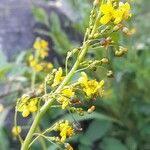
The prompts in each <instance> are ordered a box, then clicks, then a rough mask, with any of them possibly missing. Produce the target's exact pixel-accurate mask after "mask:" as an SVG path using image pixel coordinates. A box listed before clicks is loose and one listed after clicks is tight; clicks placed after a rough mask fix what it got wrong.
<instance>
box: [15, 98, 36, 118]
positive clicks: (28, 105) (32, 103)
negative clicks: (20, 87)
mask: <svg viewBox="0 0 150 150" xmlns="http://www.w3.org/2000/svg"><path fill="white" fill-rule="evenodd" d="M17 111H19V112H22V116H23V117H28V116H29V115H30V113H32V112H36V111H37V98H33V99H30V98H29V97H28V96H26V95H23V96H22V98H21V99H20V102H19V103H18V104H17Z"/></svg>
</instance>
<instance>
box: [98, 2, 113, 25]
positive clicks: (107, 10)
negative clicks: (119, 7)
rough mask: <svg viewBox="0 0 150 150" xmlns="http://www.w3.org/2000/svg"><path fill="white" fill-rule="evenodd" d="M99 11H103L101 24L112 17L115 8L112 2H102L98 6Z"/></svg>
mask: <svg viewBox="0 0 150 150" xmlns="http://www.w3.org/2000/svg"><path fill="white" fill-rule="evenodd" d="M100 11H101V12H102V13H103V16H102V17H101V19H100V23H101V24H107V23H108V22H109V21H111V20H112V19H113V14H114V11H115V9H114V8H113V6H112V3H107V4H102V5H101V6H100Z"/></svg>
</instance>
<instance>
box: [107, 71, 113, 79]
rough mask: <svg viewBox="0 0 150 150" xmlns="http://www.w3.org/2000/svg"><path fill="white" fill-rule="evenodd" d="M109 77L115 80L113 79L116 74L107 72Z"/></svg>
mask: <svg viewBox="0 0 150 150" xmlns="http://www.w3.org/2000/svg"><path fill="white" fill-rule="evenodd" d="M107 77H108V78H113V77H114V73H113V72H112V70H109V71H108V72H107Z"/></svg>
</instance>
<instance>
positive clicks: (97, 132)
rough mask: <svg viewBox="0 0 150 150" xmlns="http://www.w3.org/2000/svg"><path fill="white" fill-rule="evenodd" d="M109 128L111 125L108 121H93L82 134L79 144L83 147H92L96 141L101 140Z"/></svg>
mask: <svg viewBox="0 0 150 150" xmlns="http://www.w3.org/2000/svg"><path fill="white" fill-rule="evenodd" d="M110 127H111V123H110V122H108V121H100V120H96V121H93V122H92V123H91V124H90V125H89V127H88V129H87V131H86V132H85V133H84V134H83V136H81V138H80V142H81V143H82V144H84V145H92V144H93V143H94V142H95V141H96V140H98V139H100V138H102V137H103V136H104V135H105V134H106V133H107V131H108V130H109V129H110ZM91 135H92V138H91Z"/></svg>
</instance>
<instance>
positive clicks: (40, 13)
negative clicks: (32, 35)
mask: <svg viewBox="0 0 150 150" xmlns="http://www.w3.org/2000/svg"><path fill="white" fill-rule="evenodd" d="M32 13H33V16H34V18H35V20H36V21H37V22H39V23H42V24H46V25H49V19H48V15H47V13H46V11H45V10H44V9H43V8H41V7H38V6H33V7H32Z"/></svg>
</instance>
